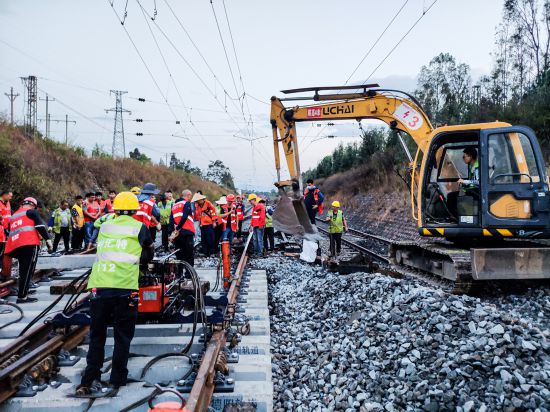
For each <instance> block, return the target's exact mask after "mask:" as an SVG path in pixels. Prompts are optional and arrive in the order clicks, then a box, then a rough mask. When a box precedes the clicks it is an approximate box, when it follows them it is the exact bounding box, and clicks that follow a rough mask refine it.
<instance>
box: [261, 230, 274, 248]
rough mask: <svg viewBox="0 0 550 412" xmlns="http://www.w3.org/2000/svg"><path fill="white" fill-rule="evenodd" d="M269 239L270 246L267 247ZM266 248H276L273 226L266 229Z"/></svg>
mask: <svg viewBox="0 0 550 412" xmlns="http://www.w3.org/2000/svg"><path fill="white" fill-rule="evenodd" d="M268 241H269V248H268V247H267V242H268ZM264 249H265V250H268V249H269V250H271V251H272V250H273V249H275V230H274V229H273V228H272V227H266V228H265V230H264Z"/></svg>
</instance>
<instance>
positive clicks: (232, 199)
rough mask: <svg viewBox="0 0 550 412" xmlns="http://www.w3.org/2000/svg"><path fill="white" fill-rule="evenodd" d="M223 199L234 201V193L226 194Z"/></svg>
mask: <svg viewBox="0 0 550 412" xmlns="http://www.w3.org/2000/svg"><path fill="white" fill-rule="evenodd" d="M225 199H226V200H227V201H228V202H234V201H235V195H233V194H230V195H227V196H226V197H225Z"/></svg>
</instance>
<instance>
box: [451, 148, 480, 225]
mask: <svg viewBox="0 0 550 412" xmlns="http://www.w3.org/2000/svg"><path fill="white" fill-rule="evenodd" d="M462 160H463V161H464V163H466V166H467V167H468V175H467V178H466V179H463V178H459V179H458V181H457V182H458V184H459V185H460V188H461V191H462V192H463V194H464V195H466V196H471V197H472V198H473V199H474V200H475V201H479V162H478V160H477V149H476V148H475V147H472V146H468V147H466V148H465V149H464V151H463V152H462ZM461 191H456V192H449V193H448V194H447V207H448V208H449V212H450V213H451V214H452V217H453V218H456V217H457V216H458V197H459V196H460V193H461Z"/></svg>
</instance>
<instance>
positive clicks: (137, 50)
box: [107, 0, 212, 161]
mask: <svg viewBox="0 0 550 412" xmlns="http://www.w3.org/2000/svg"><path fill="white" fill-rule="evenodd" d="M137 1H138V4H139V5H140V7H141V8H142V9H143V7H142V6H141V4H140V3H139V0H137ZM107 3H108V4H109V5H110V6H111V9H112V10H113V13H115V16H116V18H117V19H118V21H119V22H120V23H121V26H122V28H123V30H124V33H126V36H127V37H128V40H130V43H131V44H132V46H133V47H134V50H135V51H136V53H137V54H138V56H139V58H140V60H141V62H142V63H143V65H144V66H145V69H146V70H147V73H149V77H151V80H152V81H153V84H154V85H155V87H156V88H157V91H158V92H159V94H160V95H161V96H162V98H163V99H164V101H165V102H166V104H167V105H168V109H169V111H170V113H172V116H174V119H176V120H178V116H177V115H176V113H175V112H174V109H173V108H172V106H171V105H170V103H169V102H168V99H167V98H166V95H165V94H164V93H163V91H162V89H161V88H160V86H159V84H158V81H157V79H156V78H155V76H154V74H153V73H152V71H151V69H150V68H149V65H148V64H147V62H146V61H145V58H144V57H143V55H142V54H141V52H140V51H139V48H138V47H137V45H136V43H135V42H134V39H132V36H131V35H130V32H128V30H127V29H126V26H125V25H124V24H122V23H123V21H122V20H121V19H120V16H119V15H118V12H117V11H116V10H115V8H114V6H113V3H111V2H110V1H109V0H107ZM149 17H150V16H149ZM155 24H156V21H155ZM180 127H181V125H180ZM181 129H182V132H183V134H184V135H185V133H186V132H185V130H184V129H183V127H181ZM190 142H191V144H192V145H193V146H194V147H195V148H196V149H197V150H198V151H199V152H200V153H201V154H202V155H203V156H204V158H205V159H206V160H208V161H210V160H212V159H210V158H209V157H208V156H207V155H206V154H205V153H204V152H203V151H202V149H201V148H200V147H199V146H197V145H196V144H195V143H194V142H193V141H192V140H190Z"/></svg>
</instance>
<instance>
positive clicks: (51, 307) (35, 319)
mask: <svg viewBox="0 0 550 412" xmlns="http://www.w3.org/2000/svg"><path fill="white" fill-rule="evenodd" d="M90 273H92V269H88V270H87V271H86V272H84V273H83V274H82V275H80V276H79V277H77V278H76V279H73V280H72V281H71V283H69V285H68V286H67V288H66V289H65V290H69V288H71V287H73V286H74V285H75V284H76V283H77V282H78V281H80V280H82V279H84V278H87V277H88V276H90ZM65 294H66V292H63V293H62V294H61V295H59V297H58V298H57V299H56V300H54V301H53V302H52V303H51V304H50V305H49V306H48V307H47V308H46V309H44V310H43V311H42V312H40V313H39V314H38V315H37V316H36V317H35V318H34V319H33V320H31V321H30V322H29V324H28V325H27V326H25V328H23V330H22V331H21V332H20V333H19V335H17V336H18V337H20V336H22V335H24V334H25V332H27V331H28V330H29V329H30V328H31V327H32V326H33V325H34V324H36V323H37V322H38V321H39V320H40V319H42V318H43V317H44V316H46V315H47V314H48V312H49V311H50V310H52V309H53V308H54V307H55V305H57V304H58V303H59V302H60V301H61V299H63V297H64V296H65Z"/></svg>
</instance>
